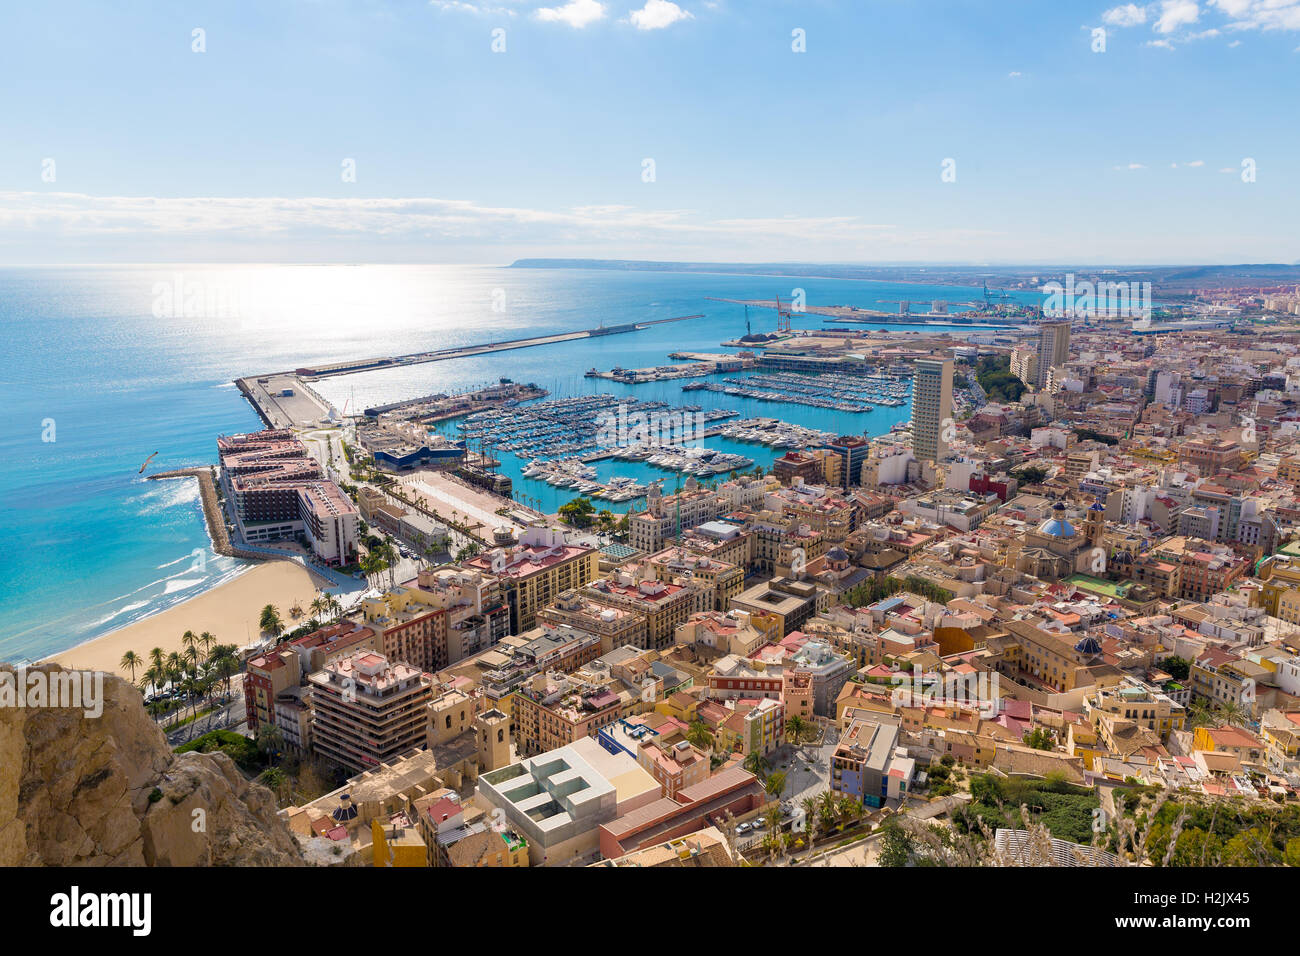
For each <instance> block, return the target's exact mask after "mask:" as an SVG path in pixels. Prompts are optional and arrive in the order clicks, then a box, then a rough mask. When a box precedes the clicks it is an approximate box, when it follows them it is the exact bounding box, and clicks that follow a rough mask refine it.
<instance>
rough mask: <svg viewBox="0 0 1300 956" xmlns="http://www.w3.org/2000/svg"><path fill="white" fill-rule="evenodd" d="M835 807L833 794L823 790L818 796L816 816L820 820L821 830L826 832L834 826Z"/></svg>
mask: <svg viewBox="0 0 1300 956" xmlns="http://www.w3.org/2000/svg"><path fill="white" fill-rule="evenodd" d="M835 809H836V806H835V794H833V793H831V792H830V791H829V790H823V791H822V792H821V796H820V797H818V806H817V816H818V818H819V819H820V820H821V824H822V830H823V831H825V832H827V833H829V832H830V831H831V828H832V827H834V826H835V822H836V816H837V815H836V812H835Z"/></svg>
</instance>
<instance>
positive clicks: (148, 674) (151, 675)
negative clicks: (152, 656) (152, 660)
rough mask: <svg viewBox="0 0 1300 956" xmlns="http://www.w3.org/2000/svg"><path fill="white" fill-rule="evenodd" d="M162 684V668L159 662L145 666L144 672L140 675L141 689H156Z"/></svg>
mask: <svg viewBox="0 0 1300 956" xmlns="http://www.w3.org/2000/svg"><path fill="white" fill-rule="evenodd" d="M161 686H162V668H161V667H159V666H158V665H157V664H150V665H149V666H148V667H147V668H145V672H144V674H142V675H141V677H140V690H142V691H143V690H145V689H146V688H150V687H152V688H153V689H154V690H155V691H156V690H158V688H159V687H161Z"/></svg>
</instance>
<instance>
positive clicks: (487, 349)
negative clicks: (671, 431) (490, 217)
mask: <svg viewBox="0 0 1300 956" xmlns="http://www.w3.org/2000/svg"><path fill="white" fill-rule="evenodd" d="M702 318H704V315H703V313H701V314H698V315H679V316H675V317H673V318H669V319H647V320H645V321H644V322H628V323H625V324H623V325H610V326H599V327H597V328H594V329H583V330H582V331H579V332H557V333H556V334H554V335H535V336H531V337H529V338H525V339H506V340H504V341H501V342H484V343H483V344H481V345H464V346H460V347H457V348H451V349H438V350H436V351H433V352H412V353H410V354H408V355H394V356H385V357H381V358H369V359H359V360H356V361H351V362H334V363H330V364H328V365H315V366H311V367H308V368H299V369H295V370H294V374H295V375H297V376H299V377H300V378H302V379H311V380H317V379H322V378H328V377H329V376H331V375H349V374H351V373H353V372H367V371H373V370H375V369H381V368H396V367H398V366H402V365H419V364H422V363H424V362H447V361H450V360H451V359H458V358H469V357H471V356H475V355H488V354H490V353H493V352H508V351H510V350H512V349H526V348H533V347H534V346H538V345H553V344H554V343H556V342H573V341H577V340H578V339H593V338H600V337H601V336H605V335H622V334H623V333H626V332H639V331H641V330H643V329H648V328H650V327H651V326H655V325H664V324H666V323H669V322H685V321H687V320H688V319H702Z"/></svg>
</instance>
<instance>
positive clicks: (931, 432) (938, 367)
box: [912, 358, 953, 461]
mask: <svg viewBox="0 0 1300 956" xmlns="http://www.w3.org/2000/svg"><path fill="white" fill-rule="evenodd" d="M952 420H953V418H952V359H936V358H923V359H917V360H916V375H915V377H914V378H913V380H912V453H913V454H914V455H916V457H917V458H919V459H920V460H922V461H940V460H942V459H943V458H946V457H947V455H948V439H947V437H946V436H945V434H944V433H945V431H946V430H947V428H949V427H950V426H951V423H952Z"/></svg>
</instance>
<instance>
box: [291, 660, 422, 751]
mask: <svg viewBox="0 0 1300 956" xmlns="http://www.w3.org/2000/svg"><path fill="white" fill-rule="evenodd" d="M308 681H309V683H310V686H311V691H312V704H313V707H314V714H313V716H312V750H313V751H314V752H315V753H316V755H317V756H320V757H324V758H325V759H327V760H329V761H332V762H333V763H336V764H338V765H339V766H341V767H345V768H347V769H349V770H353V771H357V772H360V771H362V770H366V769H367V768H370V767H377V766H379V765H380V764H382V763H385V762H387V761H390V760H392V759H394V758H395V757H398V756H400V755H401V754H404V753H406V752H407V751H408V750H412V749H416V748H420V747H423V746H424V745H425V742H426V739H427V720H428V717H427V714H428V704H429V699H430V696H431V682H430V680H429V678H428V677H427V676H425V675H424V674H421V673H420V671H419V670H417V669H416V668H414V667H411V666H410V665H409V664H403V663H400V662H390V661H389V660H388V658H386V657H384V655H382V654H378V653H376V652H374V651H363V652H361V653H359V654H355V655H352V656H350V657H344V658H342V659H339V660H336V661H333V662H332V663H329V664H326V665H325V667H324V669H322V670H320V671H318V672H316V673H315V674H312V675H311V676H310V677H309V678H308Z"/></svg>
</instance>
